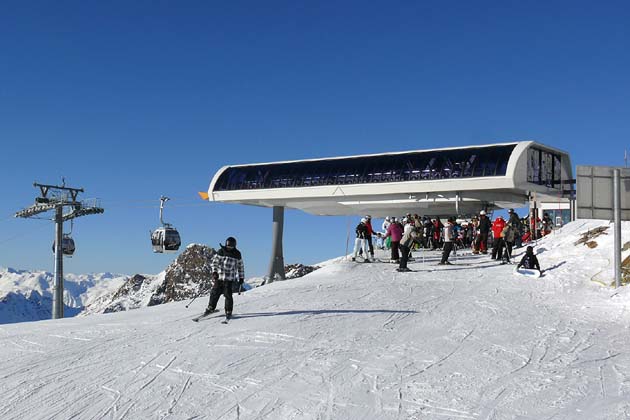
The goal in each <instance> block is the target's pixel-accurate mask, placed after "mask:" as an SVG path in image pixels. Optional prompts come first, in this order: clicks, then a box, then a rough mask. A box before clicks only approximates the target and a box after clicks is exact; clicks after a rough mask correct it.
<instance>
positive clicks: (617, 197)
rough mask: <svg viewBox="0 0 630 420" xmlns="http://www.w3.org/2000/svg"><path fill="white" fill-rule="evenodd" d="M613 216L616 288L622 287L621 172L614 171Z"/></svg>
mask: <svg viewBox="0 0 630 420" xmlns="http://www.w3.org/2000/svg"><path fill="white" fill-rule="evenodd" d="M613 215H614V218H615V228H614V231H615V251H614V252H615V255H614V256H613V262H614V265H615V287H619V286H620V285H621V171H620V170H619V169H614V170H613Z"/></svg>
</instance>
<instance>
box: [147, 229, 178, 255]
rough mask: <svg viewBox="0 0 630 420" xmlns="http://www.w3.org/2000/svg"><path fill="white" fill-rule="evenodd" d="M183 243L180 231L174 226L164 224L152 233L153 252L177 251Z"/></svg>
mask: <svg viewBox="0 0 630 420" xmlns="http://www.w3.org/2000/svg"><path fill="white" fill-rule="evenodd" d="M181 244H182V240H181V238H180V236H179V232H178V231H177V229H175V228H174V227H172V226H163V227H159V228H157V229H155V230H154V231H153V233H151V245H152V246H153V252H156V253H163V252H175V251H177V250H178V249H179V247H180V246H181Z"/></svg>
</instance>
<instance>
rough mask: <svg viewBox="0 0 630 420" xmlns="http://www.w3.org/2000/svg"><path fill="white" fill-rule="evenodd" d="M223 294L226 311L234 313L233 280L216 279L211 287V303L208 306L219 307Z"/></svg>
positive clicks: (211, 307)
mask: <svg viewBox="0 0 630 420" xmlns="http://www.w3.org/2000/svg"><path fill="white" fill-rule="evenodd" d="M221 295H223V296H225V312H226V313H228V314H231V313H232V309H233V308H234V300H233V299H232V282H231V281H224V280H214V281H213V282H212V289H210V303H209V304H208V307H209V308H210V309H212V310H214V309H215V308H216V307H217V303H218V302H219V298H220V297H221Z"/></svg>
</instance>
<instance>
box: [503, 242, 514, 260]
mask: <svg viewBox="0 0 630 420" xmlns="http://www.w3.org/2000/svg"><path fill="white" fill-rule="evenodd" d="M513 246H514V244H513V243H512V242H507V241H503V248H505V250H503V259H505V260H506V261H507V262H510V258H511V257H512V247H513Z"/></svg>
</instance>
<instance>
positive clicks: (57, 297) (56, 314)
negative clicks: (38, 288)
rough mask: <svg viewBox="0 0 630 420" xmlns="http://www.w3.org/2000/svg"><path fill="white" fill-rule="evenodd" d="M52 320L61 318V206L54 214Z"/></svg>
mask: <svg viewBox="0 0 630 420" xmlns="http://www.w3.org/2000/svg"><path fill="white" fill-rule="evenodd" d="M52 318H53V319H57V318H63V206H57V209H56V213H55V282H54V284H53V304H52Z"/></svg>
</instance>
